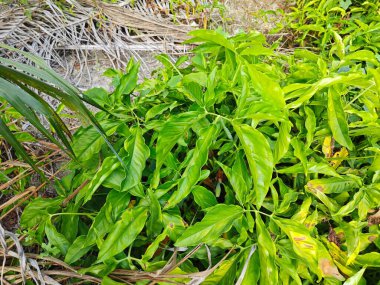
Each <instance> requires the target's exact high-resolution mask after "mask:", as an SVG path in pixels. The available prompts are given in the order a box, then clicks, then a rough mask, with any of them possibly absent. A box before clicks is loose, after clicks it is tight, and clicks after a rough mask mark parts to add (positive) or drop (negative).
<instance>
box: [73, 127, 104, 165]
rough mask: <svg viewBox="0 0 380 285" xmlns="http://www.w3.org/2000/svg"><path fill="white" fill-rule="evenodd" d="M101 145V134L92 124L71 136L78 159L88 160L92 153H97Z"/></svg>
mask: <svg viewBox="0 0 380 285" xmlns="http://www.w3.org/2000/svg"><path fill="white" fill-rule="evenodd" d="M103 145H104V140H103V139H102V136H101V135H100V134H99V132H98V131H97V130H96V129H95V128H94V127H92V126H89V127H87V128H85V129H82V130H80V131H79V132H77V133H76V134H75V135H74V137H73V150H74V154H75V156H76V158H77V159H78V160H79V161H86V160H89V159H90V158H91V157H92V156H93V155H95V154H98V153H99V151H100V149H101V147H102V146H103Z"/></svg>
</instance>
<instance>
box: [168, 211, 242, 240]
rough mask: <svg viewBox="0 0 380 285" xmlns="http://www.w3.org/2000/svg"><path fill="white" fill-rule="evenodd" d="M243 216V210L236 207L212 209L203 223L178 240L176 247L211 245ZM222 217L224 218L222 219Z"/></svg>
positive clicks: (189, 229)
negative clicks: (200, 244)
mask: <svg viewBox="0 0 380 285" xmlns="http://www.w3.org/2000/svg"><path fill="white" fill-rule="evenodd" d="M242 216H243V209H242V208H241V207H239V206H235V205H224V204H219V205H216V206H214V207H213V208H211V209H210V210H209V211H208V212H207V213H206V215H205V217H204V218H203V219H202V221H200V222H198V223H196V224H195V225H193V226H190V227H189V228H187V229H186V231H185V232H184V233H183V234H182V235H181V236H180V237H179V238H178V240H177V242H176V243H175V246H177V247H184V246H193V245H197V244H199V243H202V242H203V243H207V244H211V243H212V242H214V241H215V240H217V239H218V238H219V236H220V235H221V234H223V233H225V232H227V231H229V230H230V229H231V227H232V224H233V223H234V222H235V220H238V219H240V218H241V217H242ZM220 217H223V219H221V218H220Z"/></svg>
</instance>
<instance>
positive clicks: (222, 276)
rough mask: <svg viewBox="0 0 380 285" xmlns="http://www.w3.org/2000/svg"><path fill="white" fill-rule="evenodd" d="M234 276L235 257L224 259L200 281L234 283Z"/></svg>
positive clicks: (206, 283)
mask: <svg viewBox="0 0 380 285" xmlns="http://www.w3.org/2000/svg"><path fill="white" fill-rule="evenodd" d="M235 277H236V257H232V258H230V259H228V260H224V261H223V262H222V263H221V264H220V266H219V267H218V268H217V269H216V270H215V271H214V272H213V273H212V274H211V275H210V276H208V277H207V279H206V280H205V281H204V282H203V283H202V284H204V285H213V284H221V285H229V284H234V280H235Z"/></svg>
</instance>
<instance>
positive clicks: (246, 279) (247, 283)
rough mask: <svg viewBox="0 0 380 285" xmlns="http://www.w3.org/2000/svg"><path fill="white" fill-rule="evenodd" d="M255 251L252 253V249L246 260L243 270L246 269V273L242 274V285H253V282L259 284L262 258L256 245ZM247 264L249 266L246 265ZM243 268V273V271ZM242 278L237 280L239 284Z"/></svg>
mask: <svg viewBox="0 0 380 285" xmlns="http://www.w3.org/2000/svg"><path fill="white" fill-rule="evenodd" d="M254 249H255V251H254V252H253V253H252V254H251V252H252V249H251V251H250V253H249V255H248V257H247V259H246V260H245V264H244V267H243V270H244V269H246V271H245V274H244V275H240V276H242V277H243V279H242V280H241V283H240V284H241V285H251V284H257V282H258V280H259V278H260V266H259V265H260V258H259V252H258V251H257V249H256V247H254ZM246 266H247V267H246ZM243 270H242V273H241V274H243V273H244V272H243ZM239 280H240V278H239V279H238V281H237V283H236V284H237V285H238V284H239V283H238V282H239Z"/></svg>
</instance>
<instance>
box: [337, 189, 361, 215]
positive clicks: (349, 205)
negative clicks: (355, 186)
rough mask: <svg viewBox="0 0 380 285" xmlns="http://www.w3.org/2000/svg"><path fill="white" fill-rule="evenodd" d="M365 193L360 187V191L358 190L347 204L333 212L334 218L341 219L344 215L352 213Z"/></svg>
mask: <svg viewBox="0 0 380 285" xmlns="http://www.w3.org/2000/svg"><path fill="white" fill-rule="evenodd" d="M364 194H365V192H364V190H363V189H360V190H359V191H358V192H356V193H355V195H354V197H353V198H351V200H350V201H349V202H348V203H347V204H346V205H344V206H343V207H341V208H340V209H339V210H338V211H337V212H335V213H333V214H332V217H333V219H337V220H340V219H341V218H342V217H344V216H346V215H348V214H350V213H352V212H353V211H354V210H355V209H356V207H357V206H358V204H359V202H360V201H361V200H362V199H363V197H364Z"/></svg>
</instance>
